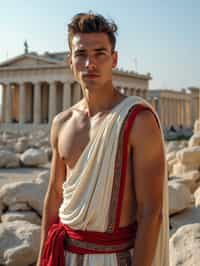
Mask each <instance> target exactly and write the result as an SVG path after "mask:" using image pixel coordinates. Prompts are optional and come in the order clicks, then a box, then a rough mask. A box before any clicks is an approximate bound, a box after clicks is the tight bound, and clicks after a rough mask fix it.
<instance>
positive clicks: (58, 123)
mask: <svg viewBox="0 0 200 266" xmlns="http://www.w3.org/2000/svg"><path fill="white" fill-rule="evenodd" d="M72 114H73V111H72V108H69V109H67V110H64V111H63V112H61V113H59V114H57V115H56V116H55V117H54V119H53V121H52V126H51V134H50V139H51V145H52V148H55V147H56V146H57V142H58V136H59V132H60V130H61V128H62V126H63V125H64V124H65V123H66V121H67V120H68V119H69V118H70V117H71V116H72Z"/></svg>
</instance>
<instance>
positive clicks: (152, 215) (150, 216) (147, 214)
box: [139, 208, 163, 225]
mask: <svg viewBox="0 0 200 266" xmlns="http://www.w3.org/2000/svg"><path fill="white" fill-rule="evenodd" d="M139 220H140V221H139V222H141V221H144V222H147V223H156V224H157V225H161V224H162V220H163V213H162V208H158V209H151V210H146V211H144V212H143V213H142V214H141V215H140V219H139Z"/></svg>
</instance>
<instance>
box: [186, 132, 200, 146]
mask: <svg viewBox="0 0 200 266" xmlns="http://www.w3.org/2000/svg"><path fill="white" fill-rule="evenodd" d="M194 146H200V132H199V133H196V134H194V135H193V136H192V137H191V138H190V140H189V142H188V147H194Z"/></svg>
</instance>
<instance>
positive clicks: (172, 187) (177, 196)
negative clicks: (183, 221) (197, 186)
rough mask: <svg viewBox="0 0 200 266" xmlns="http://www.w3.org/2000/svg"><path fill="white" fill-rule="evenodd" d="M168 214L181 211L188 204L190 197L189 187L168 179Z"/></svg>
mask: <svg viewBox="0 0 200 266" xmlns="http://www.w3.org/2000/svg"><path fill="white" fill-rule="evenodd" d="M168 189H169V190H168V191H169V214H170V215H172V214H175V213H178V212H181V211H183V210H184V209H186V208H188V207H189V206H190V203H191V200H192V197H191V194H190V191H189V189H188V188H187V187H186V186H185V185H183V184H180V183H178V182H176V181H169V183H168Z"/></svg>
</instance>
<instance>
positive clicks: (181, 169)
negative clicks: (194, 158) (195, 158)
mask: <svg viewBox="0 0 200 266" xmlns="http://www.w3.org/2000/svg"><path fill="white" fill-rule="evenodd" d="M193 170H199V166H198V165H197V164H182V163H181V162H177V163H175V164H173V166H172V175H175V176H179V175H183V174H185V173H187V172H190V171H193Z"/></svg>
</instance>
